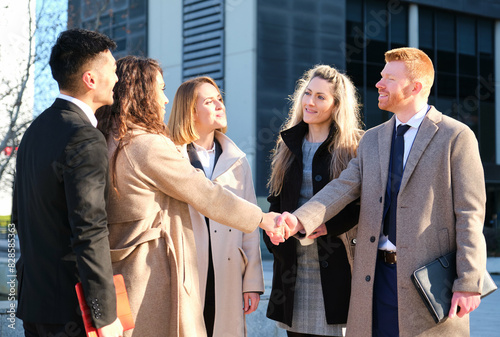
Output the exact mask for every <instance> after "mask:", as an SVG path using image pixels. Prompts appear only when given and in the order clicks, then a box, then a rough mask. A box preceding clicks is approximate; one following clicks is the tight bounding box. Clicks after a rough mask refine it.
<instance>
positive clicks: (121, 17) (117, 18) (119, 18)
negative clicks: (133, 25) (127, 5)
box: [113, 10, 128, 25]
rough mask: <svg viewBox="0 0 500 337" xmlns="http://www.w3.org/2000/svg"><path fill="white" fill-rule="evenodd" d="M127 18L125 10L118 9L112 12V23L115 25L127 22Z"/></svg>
mask: <svg viewBox="0 0 500 337" xmlns="http://www.w3.org/2000/svg"><path fill="white" fill-rule="evenodd" d="M127 18H128V15H127V11H126V10H125V11H119V12H115V13H113V24H115V25H118V24H121V23H126V22H127Z"/></svg>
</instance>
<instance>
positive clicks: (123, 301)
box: [75, 274, 135, 337]
mask: <svg viewBox="0 0 500 337" xmlns="http://www.w3.org/2000/svg"><path fill="white" fill-rule="evenodd" d="M113 281H114V283H115V289H116V314H117V316H118V318H119V319H120V322H121V323H122V326H123V331H125V330H130V329H133V328H134V326H135V324H134V318H133V317H132V312H131V311H130V304H129V301H128V295H127V288H125V281H124V280H123V275H121V274H118V275H114V276H113ZM75 288H76V295H77V296H78V303H80V310H81V311H82V317H83V324H84V325H85V331H86V332H87V337H98V336H99V335H98V333H97V329H96V328H95V327H94V326H93V325H92V318H91V314H90V308H89V307H88V306H87V301H85V296H84V294H83V287H82V283H81V282H78V283H77V284H76V286H75Z"/></svg>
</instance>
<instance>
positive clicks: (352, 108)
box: [267, 65, 363, 195]
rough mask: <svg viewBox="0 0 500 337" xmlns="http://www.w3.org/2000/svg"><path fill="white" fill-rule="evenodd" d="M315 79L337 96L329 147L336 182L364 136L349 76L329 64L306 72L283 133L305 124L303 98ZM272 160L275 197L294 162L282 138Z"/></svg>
mask: <svg viewBox="0 0 500 337" xmlns="http://www.w3.org/2000/svg"><path fill="white" fill-rule="evenodd" d="M315 77H319V78H321V79H324V80H326V81H328V83H330V88H331V94H332V95H333V97H334V108H333V109H332V125H331V126H330V128H335V133H334V135H333V137H331V140H330V142H329V144H328V152H330V153H331V154H332V160H331V164H330V168H329V171H330V178H331V179H334V178H337V177H338V176H339V175H340V172H342V170H344V169H345V168H346V167H347V164H348V163H349V161H350V160H351V158H353V157H355V156H356V150H357V148H358V143H359V139H360V138H361V135H362V134H363V131H362V130H361V126H362V122H361V119H360V114H359V110H360V104H359V102H358V97H357V93H356V89H355V87H354V85H353V84H352V82H351V80H350V79H349V78H348V77H347V76H346V75H344V74H342V73H340V72H338V71H337V70H336V69H335V68H333V67H330V66H328V65H317V66H315V67H314V68H312V69H309V70H308V71H306V72H305V73H304V75H303V76H302V78H301V79H299V80H298V81H297V85H296V87H295V92H294V93H293V95H292V96H291V97H290V101H291V103H292V104H291V109H290V112H289V114H288V118H287V120H286V121H285V123H284V124H283V126H282V129H281V131H283V130H287V129H290V128H291V127H293V126H295V125H297V124H299V123H300V122H301V121H302V119H303V114H304V112H303V108H302V97H303V96H304V92H305V91H306V89H307V86H308V85H309V83H310V82H311V80H312V79H313V78H315ZM271 158H272V162H271V177H270V178H269V181H268V183H267V186H268V188H269V190H270V193H271V194H272V195H278V194H279V193H280V192H281V188H282V187H283V179H284V176H285V173H286V171H287V170H288V168H289V167H290V165H291V163H292V161H293V159H294V158H293V154H292V152H291V151H290V149H289V148H288V147H287V146H286V145H285V143H284V142H283V139H282V138H281V135H280V136H278V140H277V141H276V146H275V148H274V150H273V151H272V155H271Z"/></svg>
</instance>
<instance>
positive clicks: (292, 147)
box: [264, 65, 362, 336]
mask: <svg viewBox="0 0 500 337" xmlns="http://www.w3.org/2000/svg"><path fill="white" fill-rule="evenodd" d="M292 103H293V105H292V108H291V110H290V114H289V118H288V121H287V122H286V123H285V125H284V127H283V131H282V132H281V134H280V136H279V138H278V141H277V144H276V147H275V149H274V151H273V157H272V167H271V168H272V172H271V178H270V180H269V183H268V186H269V188H270V196H269V198H268V201H269V202H270V204H271V206H270V210H272V211H276V212H283V211H289V212H291V211H294V210H295V209H296V208H298V207H299V206H301V205H302V204H304V203H305V202H306V201H308V200H309V199H310V198H311V197H312V196H313V195H314V194H315V193H317V192H318V191H319V190H320V189H321V188H322V187H323V186H325V185H326V184H327V183H328V182H329V181H330V180H332V179H334V178H336V177H337V176H338V175H339V174H340V172H341V171H342V170H343V169H344V168H346V167H347V163H348V162H349V160H350V159H351V158H353V157H354V156H355V155H356V149H357V146H358V141H359V139H360V137H361V135H362V131H361V129H360V125H361V122H360V118H359V104H358V101H357V97H356V91H355V88H354V86H353V84H352V82H351V81H350V80H349V78H348V77H347V76H345V75H344V74H341V73H339V72H338V71H337V70H336V69H334V68H332V67H330V66H327V65H319V66H316V67H314V68H312V69H310V70H308V71H307V72H306V73H305V74H304V76H303V77H302V78H301V79H300V80H299V81H298V84H297V88H296V90H295V93H294V94H293V96H292ZM358 215H359V203H357V202H354V203H352V204H350V205H348V206H347V207H346V208H345V209H344V210H343V211H342V212H341V213H339V214H338V215H337V216H336V217H334V218H333V219H331V220H330V221H328V222H327V223H326V224H323V225H321V226H320V227H319V228H318V229H317V231H316V232H315V233H313V234H312V235H310V236H309V237H307V238H303V239H301V240H296V239H289V240H287V241H286V242H285V243H283V244H280V245H279V246H274V245H273V244H272V243H271V242H270V240H269V237H268V236H267V235H264V240H265V242H266V245H267V247H268V249H269V251H270V252H271V253H272V254H273V256H274V276H273V288H272V291H271V297H270V300H269V307H268V310H267V316H268V317H269V318H271V319H273V320H276V321H277V325H278V327H280V328H283V329H286V330H287V334H288V336H343V335H344V334H345V324H346V322H347V312H348V308H349V297H350V290H351V285H350V284H351V269H352V261H353V258H354V246H355V244H356V239H355V235H356V231H357V227H355V225H356V224H357V221H358ZM346 231H347V232H346ZM344 232H345V233H344Z"/></svg>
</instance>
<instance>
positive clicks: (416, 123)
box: [378, 104, 430, 251]
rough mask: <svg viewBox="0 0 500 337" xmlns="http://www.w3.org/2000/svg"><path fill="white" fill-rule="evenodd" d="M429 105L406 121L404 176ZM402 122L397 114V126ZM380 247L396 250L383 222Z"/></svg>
mask: <svg viewBox="0 0 500 337" xmlns="http://www.w3.org/2000/svg"><path fill="white" fill-rule="evenodd" d="M429 108H430V107H429V105H428V104H426V105H425V106H424V107H423V108H422V109H420V110H419V111H418V112H417V113H416V114H415V115H413V117H412V118H410V120H409V121H408V122H407V123H406V124H407V125H409V126H410V128H409V129H408V131H406V133H405V134H404V136H403V137H404V140H405V152H404V155H403V176H404V167H405V166H406V160H407V159H408V155H409V154H410V150H411V147H412V146H413V142H414V141H415V137H416V136H417V132H418V128H419V127H420V124H422V121H423V120H424V117H425V115H426V114H427V111H429ZM400 124H404V123H401V121H400V120H399V119H398V117H397V116H396V125H395V128H396V129H397V127H398V126H399V125H400ZM378 249H380V250H389V251H396V246H395V245H394V244H393V243H392V242H391V241H390V240H389V237H388V236H386V235H384V224H383V223H382V229H381V231H380V239H379V242H378Z"/></svg>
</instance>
